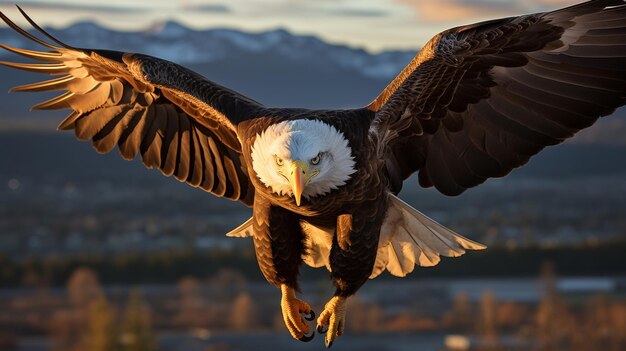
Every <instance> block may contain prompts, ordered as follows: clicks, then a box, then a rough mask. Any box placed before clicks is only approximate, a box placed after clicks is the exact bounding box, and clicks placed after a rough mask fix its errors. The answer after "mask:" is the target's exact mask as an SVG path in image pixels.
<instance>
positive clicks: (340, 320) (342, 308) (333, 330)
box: [316, 296, 346, 348]
mask: <svg viewBox="0 0 626 351" xmlns="http://www.w3.org/2000/svg"><path fill="white" fill-rule="evenodd" d="M345 320H346V298H345V297H342V296H334V297H333V298H332V299H330V301H328V303H326V306H324V310H323V311H322V313H320V316H319V318H318V319H317V328H316V329H317V331H318V332H319V333H320V334H324V333H326V347H327V348H330V347H331V346H332V345H333V342H335V339H336V338H337V337H338V336H340V335H342V334H343V331H344V328H345ZM324 327H327V329H326V330H324Z"/></svg>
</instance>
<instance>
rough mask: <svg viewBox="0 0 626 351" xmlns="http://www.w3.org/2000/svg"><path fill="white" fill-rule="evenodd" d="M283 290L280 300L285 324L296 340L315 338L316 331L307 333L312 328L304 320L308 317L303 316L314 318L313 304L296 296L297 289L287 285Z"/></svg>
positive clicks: (305, 340) (306, 340) (283, 286)
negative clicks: (310, 304)
mask: <svg viewBox="0 0 626 351" xmlns="http://www.w3.org/2000/svg"><path fill="white" fill-rule="evenodd" d="M281 292H282V295H283V296H282V299H281V301H280V307H281V309H282V312H283V320H284V321H285V326H286V327H287V329H288V330H289V333H290V334H291V336H292V337H293V338H294V339H296V340H300V341H304V342H309V341H311V340H313V336H314V334H315V332H313V333H311V334H310V335H307V334H308V333H309V332H310V331H311V328H310V327H309V326H308V325H307V324H306V322H305V321H304V319H305V318H307V317H305V316H303V315H309V317H311V318H314V316H315V313H314V312H313V310H312V309H311V306H309V304H307V303H306V302H303V301H300V300H299V299H298V298H296V292H295V290H294V289H293V288H290V287H288V286H287V285H282V286H281Z"/></svg>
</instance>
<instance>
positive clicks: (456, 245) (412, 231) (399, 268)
mask: <svg viewBox="0 0 626 351" xmlns="http://www.w3.org/2000/svg"><path fill="white" fill-rule="evenodd" d="M389 199H390V202H389V209H388V212H387V218H386V219H385V223H384V224H383V228H382V229H381V233H380V240H379V244H378V253H377V255H376V262H375V264H374V269H373V271H372V274H371V275H370V279H373V278H375V277H377V276H378V275H379V274H381V273H382V272H383V271H384V270H385V269H386V270H388V271H389V273H391V274H393V275H395V276H398V277H404V276H406V275H407V274H409V273H411V272H412V271H413V270H414V269H415V266H416V265H417V266H422V267H431V266H434V265H436V264H438V263H439V261H441V258H440V256H446V257H458V256H461V255H463V254H464V253H465V250H483V249H485V248H486V247H485V246H484V245H481V244H479V243H477V242H474V241H472V240H469V239H467V238H465V237H463V236H461V235H459V234H457V233H455V232H454V231H452V230H450V229H448V228H446V227H444V226H443V225H441V224H439V223H437V222H435V221H434V220H432V219H430V218H428V217H427V216H426V215H424V214H423V213H421V212H419V211H418V210H416V209H414V208H413V207H411V206H409V205H408V204H407V203H405V202H404V201H402V200H400V199H399V198H398V197H396V196H394V195H392V194H389Z"/></svg>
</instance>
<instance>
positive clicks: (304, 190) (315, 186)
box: [252, 119, 356, 206]
mask: <svg viewBox="0 0 626 351" xmlns="http://www.w3.org/2000/svg"><path fill="white" fill-rule="evenodd" d="M354 166H355V162H354V157H353V156H352V153H351V152H350V147H349V146H348V140H346V138H345V137H344V135H343V133H341V132H339V131H338V130H337V129H336V128H335V127H333V126H331V125H328V124H326V123H324V122H321V121H317V120H306V119H299V120H294V121H285V122H281V123H277V124H273V125H271V126H269V127H268V128H267V129H266V130H265V131H263V132H262V133H261V134H258V135H257V137H256V140H255V142H254V145H253V146H252V167H253V168H254V171H255V172H256V174H257V175H258V177H259V179H260V180H261V182H263V184H265V185H266V186H268V187H270V188H271V189H272V191H274V193H276V194H279V195H289V196H293V197H294V198H295V200H296V204H297V205H298V206H300V198H301V196H304V197H305V198H307V199H308V198H311V197H315V196H319V195H324V194H327V193H329V192H330V191H331V190H333V189H337V188H338V187H340V186H342V185H344V184H346V182H347V181H348V179H350V176H351V175H352V174H353V173H354V172H356V170H355V168H354Z"/></svg>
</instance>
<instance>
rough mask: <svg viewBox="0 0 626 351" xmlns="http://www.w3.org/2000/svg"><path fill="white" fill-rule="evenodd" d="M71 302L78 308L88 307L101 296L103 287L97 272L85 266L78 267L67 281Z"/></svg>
mask: <svg viewBox="0 0 626 351" xmlns="http://www.w3.org/2000/svg"><path fill="white" fill-rule="evenodd" d="M67 293H68V295H69V299H70V303H71V304H72V305H73V306H74V307H75V308H78V309H85V310H86V309H88V308H89V306H90V305H91V303H92V302H94V301H96V300H97V299H98V298H100V297H101V295H102V294H103V293H102V287H101V286H100V282H99V280H98V276H97V275H96V273H95V272H94V271H93V270H91V269H89V268H85V267H81V268H78V269H76V270H75V271H74V272H73V273H72V276H71V277H70V279H69V281H68V283H67Z"/></svg>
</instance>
